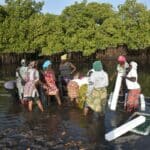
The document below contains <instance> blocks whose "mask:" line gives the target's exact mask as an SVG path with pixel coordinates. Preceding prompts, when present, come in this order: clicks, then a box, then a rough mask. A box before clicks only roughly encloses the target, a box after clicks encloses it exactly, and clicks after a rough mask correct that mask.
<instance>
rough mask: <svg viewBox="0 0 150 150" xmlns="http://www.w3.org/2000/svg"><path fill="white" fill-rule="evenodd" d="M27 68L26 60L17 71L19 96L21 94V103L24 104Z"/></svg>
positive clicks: (23, 60) (22, 61)
mask: <svg viewBox="0 0 150 150" xmlns="http://www.w3.org/2000/svg"><path fill="white" fill-rule="evenodd" d="M27 68H28V67H27V66H26V60H25V59H22V60H21V67H18V68H17V69H16V77H17V80H16V86H17V89H18V94H19V101H20V102H21V103H22V104H23V88H24V85H25V76H26V73H27Z"/></svg>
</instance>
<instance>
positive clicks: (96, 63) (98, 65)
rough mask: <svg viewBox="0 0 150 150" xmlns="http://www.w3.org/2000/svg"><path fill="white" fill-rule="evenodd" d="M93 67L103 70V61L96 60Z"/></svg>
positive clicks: (96, 69)
mask: <svg viewBox="0 0 150 150" xmlns="http://www.w3.org/2000/svg"><path fill="white" fill-rule="evenodd" d="M93 69H94V70H95V71H101V70H102V69H103V66H102V63H101V61H95V62H94V63H93Z"/></svg>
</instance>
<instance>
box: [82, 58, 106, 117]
mask: <svg viewBox="0 0 150 150" xmlns="http://www.w3.org/2000/svg"><path fill="white" fill-rule="evenodd" d="M93 69H94V72H93V73H92V74H91V76H90V77H89V78H90V83H91V84H90V88H89V90H88V94H87V100H86V104H85V108H84V115H87V113H88V111H89V108H91V109H92V110H93V111H94V112H96V113H100V114H101V115H104V113H105V105H106V100H107V89H106V87H107V86H108V74H107V73H106V72H105V71H104V70H103V66H102V63H101V61H95V62H94V63H93Z"/></svg>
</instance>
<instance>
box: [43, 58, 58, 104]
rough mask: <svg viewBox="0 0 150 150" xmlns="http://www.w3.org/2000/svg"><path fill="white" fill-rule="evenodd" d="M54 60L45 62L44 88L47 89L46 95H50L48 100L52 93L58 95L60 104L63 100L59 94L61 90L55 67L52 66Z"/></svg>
mask: <svg viewBox="0 0 150 150" xmlns="http://www.w3.org/2000/svg"><path fill="white" fill-rule="evenodd" d="M51 65H52V62H51V61H50V60H46V61H45V62H44V64H43V66H42V67H43V70H44V74H43V76H44V80H45V84H44V88H45V89H46V95H47V96H48V101H49V98H50V96H51V95H54V96H55V97H56V100H57V103H58V105H59V106H60V105H61V100H60V96H59V90H58V88H57V86H56V83H55V82H56V78H55V73H54V71H53V69H52V68H51Z"/></svg>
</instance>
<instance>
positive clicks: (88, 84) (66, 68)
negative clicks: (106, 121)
mask: <svg viewBox="0 0 150 150" xmlns="http://www.w3.org/2000/svg"><path fill="white" fill-rule="evenodd" d="M127 68H128V71H127ZM59 71H60V74H59V77H58V82H59V86H57V84H56V77H55V73H54V70H53V69H52V62H51V61H50V60H46V61H45V62H44V63H43V64H42V72H39V70H38V69H37V63H36V61H32V62H30V63H29V65H28V66H26V61H25V60H24V59H22V60H21V67H19V68H17V71H16V77H17V84H16V85H17V88H18V93H19V99H20V101H21V103H22V104H24V103H25V102H27V104H28V109H29V111H32V107H33V102H34V101H36V103H37V105H38V107H39V109H40V110H41V111H44V109H43V105H42V102H41V100H40V95H39V92H38V91H39V90H38V87H39V86H40V87H42V89H44V92H45V95H46V96H47V100H48V99H49V98H50V96H51V95H54V96H55V98H56V100H57V103H58V105H59V106H61V104H62V100H61V98H62V93H63V92H64V91H63V87H65V88H66V91H67V93H68V97H69V99H70V100H71V101H75V102H76V103H77V104H79V106H81V105H82V107H81V108H84V115H87V113H88V111H89V110H90V109H91V110H93V111H94V112H97V113H99V114H101V115H104V113H105V107H106V103H107V86H108V85H109V78H108V73H107V72H106V71H104V69H103V65H102V62H101V61H100V60H98V61H95V62H94V63H93V65H92V69H91V70H90V71H89V72H88V73H87V75H86V76H84V77H83V76H82V77H81V75H80V73H79V72H77V71H76V67H75V66H74V65H73V64H72V63H71V62H69V61H68V60H67V54H64V55H62V56H61V64H60V66H59ZM117 71H118V72H123V76H122V78H123V79H124V80H125V83H126V85H127V89H128V100H127V105H126V106H127V111H132V110H134V109H136V108H137V107H138V99H139V95H140V85H139V84H138V82H137V63H136V62H131V63H130V64H129V65H128V63H127V62H126V58H125V57H124V56H119V57H118V66H117ZM41 75H42V78H41ZM58 87H59V88H58ZM81 91H82V94H81ZM60 95H61V96H60ZM80 104H81V105H80Z"/></svg>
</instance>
